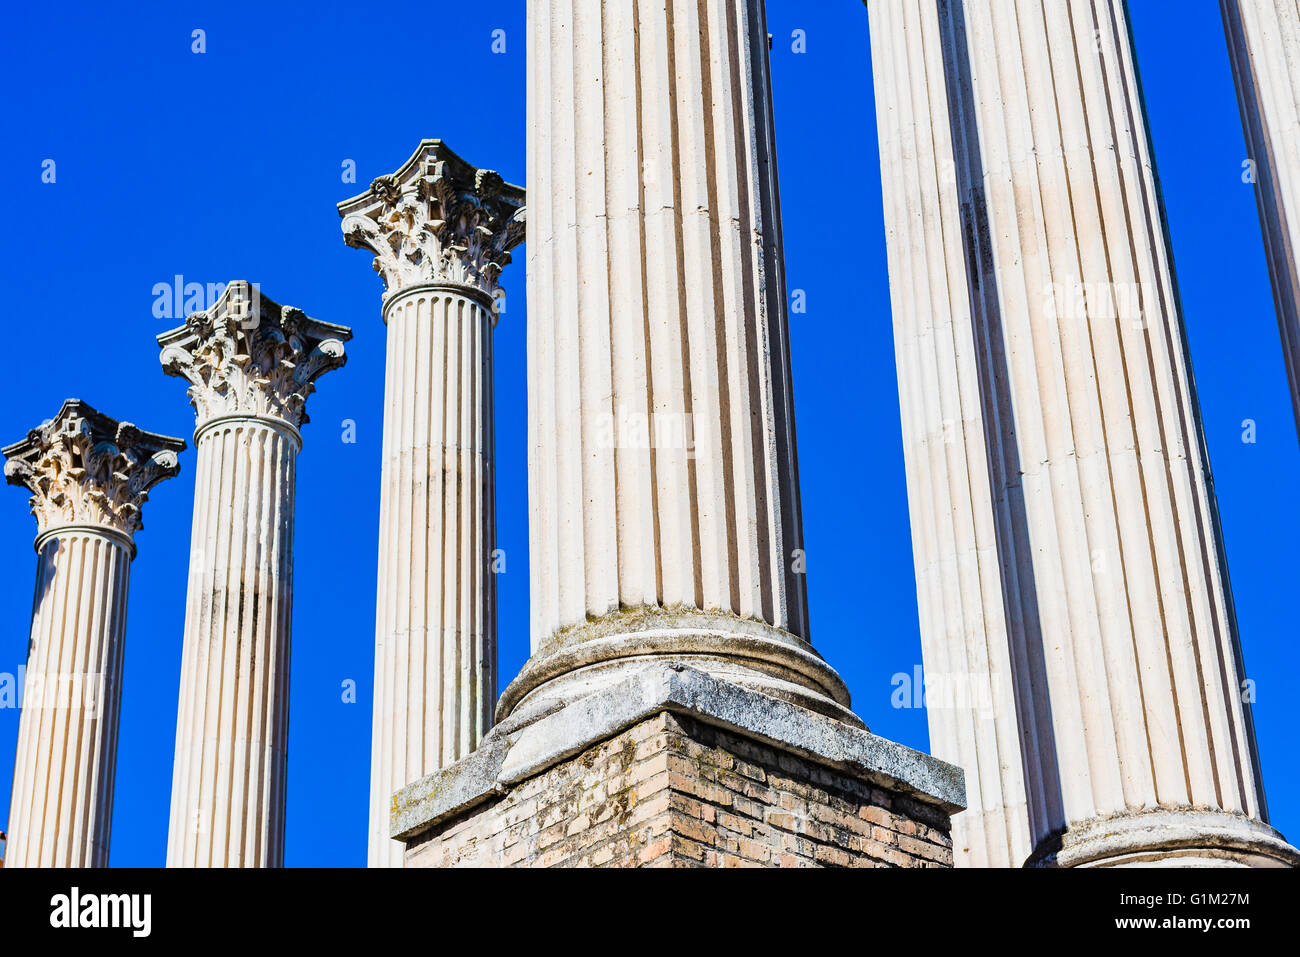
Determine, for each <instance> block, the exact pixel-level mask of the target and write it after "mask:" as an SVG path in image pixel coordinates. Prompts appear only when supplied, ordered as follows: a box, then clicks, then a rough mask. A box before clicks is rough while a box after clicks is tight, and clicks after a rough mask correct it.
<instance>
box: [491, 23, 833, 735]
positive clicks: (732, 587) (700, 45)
mask: <svg viewBox="0 0 1300 957" xmlns="http://www.w3.org/2000/svg"><path fill="white" fill-rule="evenodd" d="M528 43H529V48H528V62H529V69H530V76H529V82H528V165H529V168H528V181H529V184H530V186H529V189H530V194H531V195H532V196H533V197H534V200H533V202H532V204H531V206H530V210H529V223H528V306H529V321H528V359H529V369H528V379H529V383H528V388H529V429H530V439H529V500H530V516H531V519H530V528H529V533H530V563H529V564H530V570H531V576H532V579H531V580H532V590H531V597H532V647H533V656H532V658H531V659H530V660H529V662H528V664H527V665H526V666H525V667H524V669H523V671H522V672H521V673H520V675H519V677H518V678H516V679H515V681H513V682H512V683H511V684H510V685H509V686H508V687H507V688H506V690H505V692H503V694H502V699H501V703H500V705H499V707H498V717H502V716H504V715H506V714H510V713H512V712H515V711H518V710H519V709H521V708H525V707H527V708H528V709H532V708H533V707H537V708H541V707H545V706H546V703H547V702H548V701H552V700H556V699H563V698H566V697H570V696H572V695H574V694H577V693H581V692H583V691H586V690H590V689H591V688H593V687H595V686H596V685H598V684H600V683H601V682H605V681H609V680H616V678H617V675H618V674H619V673H620V672H622V671H623V670H624V669H625V668H626V667H628V666H630V665H634V664H635V663H636V662H641V661H645V660H646V658H647V656H661V657H669V658H674V659H679V660H690V661H692V662H695V663H698V664H700V665H703V666H705V667H708V668H710V669H711V670H713V671H715V672H716V673H718V674H721V675H727V676H731V677H733V678H735V679H736V680H740V681H744V682H747V683H749V684H752V685H754V686H756V687H761V688H763V689H764V690H767V691H769V692H771V693H775V694H780V695H782V696H785V697H787V698H790V699H793V700H797V701H799V702H801V703H804V704H807V705H808V706H810V707H814V708H817V709H819V710H822V711H826V712H828V713H831V714H835V715H838V716H841V717H844V718H846V719H847V720H853V721H856V719H855V718H852V716H851V715H850V713H849V712H848V711H847V710H846V706H847V704H848V694H847V691H846V689H845V687H844V684H843V682H842V681H841V680H840V679H839V677H838V676H837V675H836V674H835V672H834V671H833V670H832V669H831V668H830V667H829V666H827V665H826V664H825V662H823V661H822V660H821V658H820V657H819V656H818V655H817V654H816V653H815V652H814V651H813V650H812V647H811V645H810V644H809V642H808V635H809V628H808V611H807V600H806V590H805V585H804V576H803V572H804V567H805V562H806V558H805V556H804V554H803V538H802V529H801V520H800V512H799V492H798V469H797V465H796V454H795V431H794V410H793V405H792V398H793V392H792V387H791V382H790V356H789V345H788V335H787V329H786V305H785V278H784V273H783V268H784V267H783V262H782V247H781V227H780V215H779V200H778V191H777V180H776V166H775V164H776V156H775V149H774V143H773V131H772V117H771V97H770V94H769V88H768V62H767V28H766V25H765V23H764V16H763V5H762V3H761V2H759V0H719V2H715V3H707V4H701V3H699V2H697V0H667V2H664V3H643V4H622V3H619V4H594V3H572V2H569V0H530V2H529V4H528ZM814 564H815V560H814Z"/></svg>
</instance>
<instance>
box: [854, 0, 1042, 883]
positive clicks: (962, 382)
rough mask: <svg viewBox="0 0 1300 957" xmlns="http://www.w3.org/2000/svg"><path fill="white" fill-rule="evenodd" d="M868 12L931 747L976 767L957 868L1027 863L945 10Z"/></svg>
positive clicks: (956, 832)
mask: <svg viewBox="0 0 1300 957" xmlns="http://www.w3.org/2000/svg"><path fill="white" fill-rule="evenodd" d="M867 10H868V14H869V17H870V26H871V62H872V70H873V73H874V77H875V91H876V118H877V124H878V127H879V143H880V167H881V181H882V184H883V187H884V201H885V237H886V247H887V250H888V255H889V286H890V300H891V303H892V306H893V309H892V312H893V323H894V350H895V364H896V368H897V372H898V394H899V406H900V409H901V412H902V425H903V451H904V459H905V462H906V469H907V494H908V505H909V514H910V516H911V523H912V550H913V558H914V561H915V565H916V586H917V588H916V590H917V605H918V608H919V610H920V623H921V649H922V657H923V658H924V661H925V672H926V683H927V696H926V715H927V717H928V719H929V724H930V748H931V751H932V752H933V753H934V755H935V756H936V757H939V758H943V759H944V760H946V761H951V762H952V763H954V764H956V765H958V766H960V767H962V768H964V769H965V770H966V799H967V802H968V806H967V809H966V810H965V811H963V812H962V813H961V814H958V815H956V816H955V817H954V818H953V821H952V824H953V853H954V857H955V859H956V863H957V865H958V866H973V867H1018V866H1020V865H1021V864H1022V863H1023V862H1024V860H1025V858H1027V857H1028V856H1029V852H1030V850H1031V845H1030V841H1029V816H1028V811H1027V809H1026V806H1025V782H1024V771H1023V769H1022V766H1021V756H1020V741H1019V734H1018V730H1017V724H1016V702H1015V693H1014V684H1013V678H1012V670H1011V659H1010V647H1009V644H1008V640H1007V620H1008V619H1007V606H1006V604H1005V602H1004V598H1003V594H1002V579H1001V574H1000V566H999V562H998V547H997V529H996V528H995V526H994V521H993V495H992V490H991V486H990V484H989V470H988V442H987V440H986V439H985V435H984V415H985V409H984V399H983V396H982V395H981V392H980V379H979V375H980V370H979V367H978V363H977V350H976V343H975V336H974V324H973V322H972V314H971V300H970V296H969V294H968V292H967V277H966V267H965V263H966V250H965V245H964V242H963V234H962V220H961V204H960V202H959V201H958V198H957V175H956V168H955V165H954V162H953V141H952V132H951V129H950V127H949V123H948V102H947V89H946V86H945V80H944V63H943V49H942V36H941V34H940V20H939V7H938V5H937V4H934V3H888V2H877V3H868V4H867Z"/></svg>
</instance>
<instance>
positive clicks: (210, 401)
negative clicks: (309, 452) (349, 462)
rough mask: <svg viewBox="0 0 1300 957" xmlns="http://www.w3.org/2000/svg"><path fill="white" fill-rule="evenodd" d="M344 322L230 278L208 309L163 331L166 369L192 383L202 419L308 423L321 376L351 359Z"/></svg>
mask: <svg viewBox="0 0 1300 957" xmlns="http://www.w3.org/2000/svg"><path fill="white" fill-rule="evenodd" d="M351 338H352V330H350V329H348V328H347V327H345V326H336V325H334V324H332V323H327V322H321V321H320V320H318V319H312V318H310V317H309V316H307V315H306V314H305V313H303V311H302V310H301V309H298V308H295V307H294V306H282V305H280V304H279V303H277V302H274V301H273V300H271V299H269V298H267V297H266V296H263V295H262V294H261V291H260V290H259V289H258V288H257V287H256V286H254V285H253V284H251V283H247V282H242V281H237V282H232V283H230V285H229V286H227V288H226V290H225V292H224V293H223V294H222V297H221V299H220V300H218V302H217V303H216V304H215V305H214V306H213V307H212V308H211V309H207V310H204V311H201V312H194V313H191V314H190V315H189V316H188V317H186V320H185V325H183V326H181V327H179V328H177V329H173V330H171V331H170V332H165V333H163V334H162V335H160V336H159V337H158V344H159V345H160V346H161V347H162V355H161V361H162V366H163V371H164V372H166V373H167V374H168V375H174V376H178V377H180V378H183V379H186V380H187V381H188V382H189V383H190V387H189V390H188V394H189V397H190V402H191V403H192V404H193V406H194V411H195V414H196V415H197V417H198V422H199V424H200V425H202V424H203V423H204V422H207V421H209V420H211V419H214V418H218V417H221V416H226V415H248V416H254V417H261V418H276V419H281V420H283V421H285V422H288V423H289V424H290V425H292V426H294V427H295V428H297V427H300V426H302V425H304V424H306V423H307V422H308V421H309V418H308V416H307V413H306V405H307V399H308V397H309V396H310V395H311V394H312V393H313V392H314V391H315V390H316V384H315V383H316V380H317V379H318V378H319V377H320V376H322V375H324V374H325V373H326V372H328V371H329V370H331V369H337V368H339V367H341V366H343V365H344V364H345V363H346V362H347V355H346V352H345V349H344V343H345V342H347V341H348V340H349V339H351Z"/></svg>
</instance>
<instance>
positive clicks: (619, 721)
mask: <svg viewBox="0 0 1300 957" xmlns="http://www.w3.org/2000/svg"><path fill="white" fill-rule="evenodd" d="M663 711H669V712H673V713H677V714H685V715H688V716H690V717H692V718H694V719H695V720H697V721H702V722H704V723H706V724H710V725H714V726H716V727H720V728H724V729H726V730H728V731H732V732H735V733H738V734H743V735H746V736H748V737H752V738H754V739H756V740H758V741H761V742H763V743H765V744H769V745H772V746H774V747H779V748H782V749H784V750H786V751H789V752H792V753H794V754H796V755H798V756H799V757H801V758H804V759H805V760H809V761H813V762H815V763H818V764H824V765H828V766H830V767H833V768H837V769H839V770H842V771H847V772H850V773H853V774H857V775H862V776H864V777H866V778H867V779H869V780H871V781H872V782H873V783H875V784H878V785H879V786H880V787H882V788H887V789H891V790H895V791H899V792H902V793H905V794H908V795H909V796H910V797H912V798H914V799H915V800H917V801H921V802H923V803H926V804H931V805H934V806H936V807H938V808H941V809H942V810H944V811H946V812H948V813H955V812H957V811H960V810H961V809H962V808H963V807H965V803H966V785H965V775H964V772H963V771H962V770H961V769H960V768H957V767H955V766H953V765H951V764H947V763H945V762H943V761H940V760H938V759H936V758H933V757H931V756H930V755H928V754H923V753H921V752H919V751H914V750H913V749H911V748H908V747H904V746H903V745H901V744H897V743H895V742H893V741H889V740H886V739H885V738H881V737H878V736H877V735H874V734H872V733H871V732H869V731H866V730H863V729H861V728H856V727H853V726H851V725H848V724H846V723H844V722H842V721H837V720H835V719H834V718H829V717H826V716H824V715H820V714H816V713H814V712H811V711H808V710H807V709H805V708H801V707H798V706H797V705H793V704H790V703H789V702H787V701H783V700H780V699H776V698H772V697H769V696H767V695H764V694H760V693H758V692H755V691H750V690H748V689H746V688H742V687H740V686H739V685H736V684H732V683H731V682H728V681H720V680H718V679H716V678H713V677H711V676H709V675H708V674H706V673H704V672H702V671H698V670H696V669H694V668H689V667H686V666H684V665H671V664H662V663H656V664H652V665H647V666H645V667H643V668H641V669H640V670H637V671H634V672H631V673H630V674H629V675H628V676H627V677H626V678H625V679H624V680H623V681H621V682H619V683H618V684H615V685H611V686H609V687H607V688H604V689H603V690H601V691H598V692H596V693H595V694H592V695H589V696H587V697H585V698H580V699H578V700H576V701H572V702H569V703H568V704H565V705H562V706H559V707H557V708H555V709H554V710H553V711H551V712H550V713H547V714H542V715H533V716H531V719H530V720H529V721H527V722H526V723H522V722H520V721H518V720H515V719H507V720H506V721H504V722H502V723H501V724H498V725H497V726H496V727H495V728H493V730H492V732H491V733H490V734H489V735H488V736H487V738H485V739H484V741H483V744H482V745H481V746H480V747H479V749H478V750H477V751H475V752H474V753H473V754H471V755H470V756H469V757H467V758H464V759H462V760H461V761H458V762H457V763H456V764H453V765H451V766H450V767H447V768H444V769H443V770H441V771H437V772H435V773H434V774H430V775H428V776H427V777H424V778H421V779H420V780H419V781H416V782H414V783H412V784H410V785H408V786H406V787H404V788H402V789H401V790H400V791H398V792H397V793H396V794H394V795H393V811H392V818H391V827H390V833H391V835H392V837H393V838H395V839H398V840H406V841H409V840H411V839H412V838H414V837H415V836H416V835H418V834H420V833H422V832H424V831H426V830H428V829H429V828H431V827H434V826H436V825H438V824H439V823H441V822H443V821H446V820H448V819H450V818H452V817H455V816H458V815H460V814H463V813H465V812H466V811H469V810H470V809H472V808H473V807H475V806H477V805H479V804H481V803H483V802H484V801H487V800H490V799H491V798H493V797H494V796H496V795H499V794H502V793H504V792H505V791H506V790H507V789H508V788H510V787H512V786H513V785H515V784H518V783H519V782H521V781H524V780H526V779H528V778H530V777H533V776H534V775H537V774H540V773H542V772H543V771H545V770H546V769H548V768H550V767H553V766H554V765H555V764H557V763H559V762H560V761H563V760H565V759H566V758H570V757H572V756H574V755H576V754H581V753H582V752H583V751H584V750H586V749H587V748H588V747H590V746H591V745H592V744H594V743H596V742H598V741H602V740H604V739H606V738H610V737H613V736H614V735H616V734H618V733H620V732H621V731H623V730H625V729H627V728H630V727H632V726H633V725H635V724H637V723H639V722H640V721H642V720H644V719H646V718H647V717H650V716H652V715H655V714H658V713H660V712H663Z"/></svg>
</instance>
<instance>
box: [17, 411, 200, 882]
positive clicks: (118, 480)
mask: <svg viewBox="0 0 1300 957" xmlns="http://www.w3.org/2000/svg"><path fill="white" fill-rule="evenodd" d="M184 448H185V443H184V442H183V441H181V440H180V439H173V438H168V437H167V436H163V435H155V434H153V433H151V432H142V431H141V430H139V429H137V428H136V427H135V426H133V425H131V424H130V423H127V422H118V421H117V420H115V419H111V418H109V417H108V416H106V415H103V414H102V413H100V412H97V411H95V410H94V409H93V408H91V407H90V406H89V405H87V404H86V403H84V402H81V401H79V400H77V399H69V400H68V401H67V402H65V403H64V404H63V407H62V408H61V409H60V410H59V414H58V415H56V416H55V417H54V418H53V419H52V420H50V421H49V422H47V423H45V424H44V425H42V426H40V427H39V428H36V429H33V430H32V431H31V432H30V433H28V436H27V438H26V439H24V440H23V441H21V442H17V443H15V444H13V445H11V446H9V447H8V448H6V449H4V453H3V454H4V456H5V458H6V460H7V461H6V462H5V478H6V479H7V480H8V482H9V483H10V484H13V485H22V486H25V487H26V488H28V489H29V490H31V492H32V498H31V506H32V514H33V515H35V516H36V525H37V536H36V554H37V564H36V597H35V601H34V602H33V610H32V627H31V638H30V641H29V643H28V652H27V673H26V680H25V682H24V688H23V691H22V694H23V698H22V715H21V717H20V718H19V722H18V753H17V757H16V758H15V760H14V782H13V798H12V801H11V803H10V806H9V807H10V810H9V842H8V847H7V853H6V857H5V866H7V867H106V866H107V865H108V850H109V837H110V831H111V828H112V818H113V775H114V770H115V768H116V765H117V728H118V714H119V712H120V705H121V689H122V659H123V652H124V646H125V638H126V609H127V585H128V581H129V577H130V567H131V560H132V558H133V557H134V556H135V541H134V539H135V533H136V532H137V531H138V530H139V529H140V528H142V527H143V523H142V521H141V518H140V510H141V507H142V506H143V505H144V502H145V501H146V500H147V499H148V493H149V490H150V489H151V488H153V486H155V485H156V484H158V483H159V482H161V481H162V480H163V479H166V478H170V477H171V476H173V475H175V474H176V473H177V472H178V471H179V470H180V468H179V465H178V463H177V459H176V455H177V453H178V452H180V451H182V450H183V449H184Z"/></svg>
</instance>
